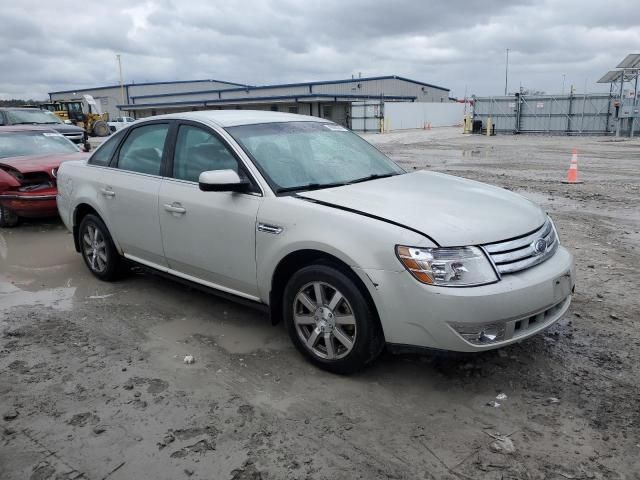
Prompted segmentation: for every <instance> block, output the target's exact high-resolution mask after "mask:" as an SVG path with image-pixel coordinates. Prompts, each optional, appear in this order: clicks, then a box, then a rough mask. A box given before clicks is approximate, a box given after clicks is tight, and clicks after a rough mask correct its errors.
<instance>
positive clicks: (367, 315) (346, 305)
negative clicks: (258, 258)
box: [283, 265, 384, 374]
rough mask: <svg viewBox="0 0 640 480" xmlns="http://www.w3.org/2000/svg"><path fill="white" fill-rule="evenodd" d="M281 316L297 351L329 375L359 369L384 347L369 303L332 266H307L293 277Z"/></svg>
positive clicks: (380, 332) (349, 281)
mask: <svg viewBox="0 0 640 480" xmlns="http://www.w3.org/2000/svg"><path fill="white" fill-rule="evenodd" d="M283 313H284V318H285V322H286V324H287V330H288V332H289V336H290V337H291V340H292V341H293V343H294V345H295V346H296V347H297V348H298V350H300V352H302V353H303V354H304V355H305V356H306V357H307V358H308V359H309V360H311V362H312V363H314V364H315V365H317V366H319V367H321V368H323V369H325V370H328V371H331V372H334V373H345V374H346V373H352V372H355V371H357V370H359V369H361V368H362V367H363V366H364V365H366V364H367V363H368V362H370V361H372V360H373V359H375V358H376V357H377V356H378V355H379V354H380V352H381V351H382V348H383V346H384V338H383V335H382V329H381V328H380V324H379V321H378V319H377V316H376V315H375V312H374V311H373V310H372V309H371V307H370V305H369V302H367V299H366V298H365V296H364V295H363V294H362V292H361V291H360V289H359V288H358V286H357V285H356V284H355V281H354V280H352V279H351V278H350V277H349V276H348V275H346V274H345V273H343V272H342V271H341V270H339V269H338V268H334V267H333V266H329V265H312V266H309V267H305V268H303V269H301V270H299V271H298V272H296V273H295V274H294V275H293V276H292V277H291V279H290V280H289V282H288V284H287V286H286V288H285V293H284V312H283Z"/></svg>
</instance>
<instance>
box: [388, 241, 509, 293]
mask: <svg viewBox="0 0 640 480" xmlns="http://www.w3.org/2000/svg"><path fill="white" fill-rule="evenodd" d="M396 255H397V256H398V258H399V259H400V261H401V262H402V264H403V265H404V266H405V268H406V269H407V270H409V272H410V273H411V275H413V276H414V277H415V278H416V279H417V280H418V281H420V282H422V283H427V284H429V285H439V286H443V287H470V286H473V285H484V284H487V283H493V282H496V281H497V280H498V276H497V274H496V272H495V270H494V269H493V267H492V266H491V263H489V260H488V259H487V257H486V256H485V254H484V252H483V251H482V250H480V249H479V248H478V247H440V248H419V247H405V246H402V245H398V246H397V247H396Z"/></svg>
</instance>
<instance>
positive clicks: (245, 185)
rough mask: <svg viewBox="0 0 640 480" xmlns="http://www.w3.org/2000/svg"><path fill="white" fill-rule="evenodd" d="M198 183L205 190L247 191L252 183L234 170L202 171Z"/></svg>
mask: <svg viewBox="0 0 640 480" xmlns="http://www.w3.org/2000/svg"><path fill="white" fill-rule="evenodd" d="M198 184H199V185H200V190H202V191H203V192H247V191H249V188H250V185H251V184H250V183H249V181H248V180H243V179H241V178H240V176H239V175H238V174H237V173H236V172H235V171H233V170H210V171H208V172H202V173H201V174H200V178H199V179H198Z"/></svg>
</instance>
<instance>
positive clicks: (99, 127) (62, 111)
mask: <svg viewBox="0 0 640 480" xmlns="http://www.w3.org/2000/svg"><path fill="white" fill-rule="evenodd" d="M40 108H44V109H46V110H49V111H51V112H53V113H55V114H56V115H57V116H58V117H59V118H60V119H61V120H62V121H63V122H65V123H72V124H74V125H77V126H78V127H80V128H84V130H85V132H87V134H88V135H92V136H95V137H106V136H108V135H110V134H111V131H110V129H109V125H107V122H108V121H109V114H108V113H102V109H101V108H100V105H98V104H97V103H96V101H95V99H94V98H93V97H92V96H91V95H82V100H55V101H53V102H49V103H43V104H42V105H40Z"/></svg>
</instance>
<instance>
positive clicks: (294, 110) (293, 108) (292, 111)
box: [288, 106, 298, 113]
mask: <svg viewBox="0 0 640 480" xmlns="http://www.w3.org/2000/svg"><path fill="white" fill-rule="evenodd" d="M288 111H289V113H298V107H297V106H293V107H289V109H288Z"/></svg>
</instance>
